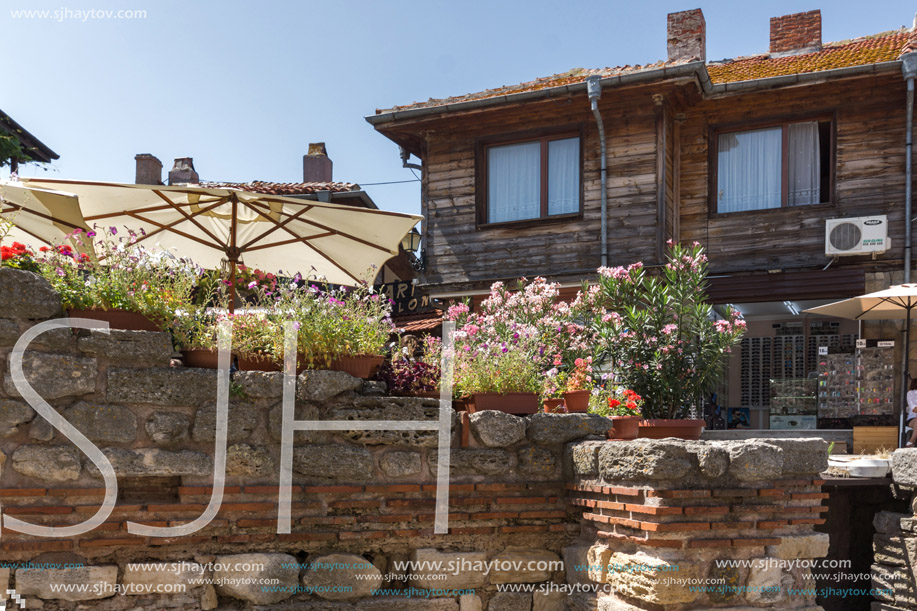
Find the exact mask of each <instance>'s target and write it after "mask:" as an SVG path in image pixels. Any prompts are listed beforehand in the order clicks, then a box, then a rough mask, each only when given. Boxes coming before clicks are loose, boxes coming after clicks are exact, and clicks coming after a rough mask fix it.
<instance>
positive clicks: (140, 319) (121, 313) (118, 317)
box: [67, 308, 162, 331]
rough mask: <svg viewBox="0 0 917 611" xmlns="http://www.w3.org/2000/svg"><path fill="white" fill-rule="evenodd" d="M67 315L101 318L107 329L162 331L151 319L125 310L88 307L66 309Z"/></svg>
mask: <svg viewBox="0 0 917 611" xmlns="http://www.w3.org/2000/svg"><path fill="white" fill-rule="evenodd" d="M67 316H69V317H70V318H88V319H90V320H101V321H104V322H107V323H108V328H109V329H120V330H122V331H162V328H161V327H160V326H159V325H157V324H156V323H154V322H153V321H152V320H150V319H149V318H147V317H146V316H144V315H143V314H138V313H137V312H129V311H127V310H118V309H113V310H102V309H98V308H90V309H88V310H67Z"/></svg>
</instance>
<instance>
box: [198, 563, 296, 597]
mask: <svg viewBox="0 0 917 611" xmlns="http://www.w3.org/2000/svg"><path fill="white" fill-rule="evenodd" d="M298 563H299V561H298V560H297V559H296V558H295V557H293V556H290V555H289V554H233V555H229V556H218V557H217V558H216V560H215V562H214V570H213V579H214V582H215V583H217V584H220V585H218V586H217V591H218V592H219V593H220V594H222V595H224V596H231V597H233V598H237V599H239V600H247V601H249V602H252V603H254V604H256V605H270V604H274V603H279V602H280V601H282V600H286V599H288V598H290V597H291V596H293V594H294V591H295V588H296V586H298V585H299V565H298ZM263 580H270V581H263ZM275 580H276V581H275ZM263 583H271V584H273V585H272V587H271V588H270V589H265V588H263V587H262V584H263Z"/></svg>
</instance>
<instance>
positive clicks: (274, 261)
mask: <svg viewBox="0 0 917 611" xmlns="http://www.w3.org/2000/svg"><path fill="white" fill-rule="evenodd" d="M22 181H23V182H24V183H25V184H26V185H27V186H29V187H31V188H35V189H54V190H60V191H64V192H66V193H72V194H73V195H75V196H77V197H78V198H79V205H80V208H81V210H82V212H83V218H84V219H85V221H86V223H87V224H89V225H98V226H100V227H106V228H107V227H116V228H117V229H119V230H121V229H123V228H125V227H126V228H128V229H130V230H132V231H134V232H136V233H137V234H138V236H137V242H138V243H146V245H147V246H159V247H161V248H163V249H170V250H173V249H174V251H175V252H176V253H177V254H179V255H180V256H182V257H189V258H191V259H193V260H194V261H195V262H197V263H198V264H200V265H201V266H203V267H205V268H210V269H220V268H221V266H222V264H223V263H224V262H228V263H230V264H231V268H232V270H233V273H234V271H235V266H236V264H238V263H244V264H245V265H246V266H248V267H251V268H259V269H262V270H265V271H270V272H277V271H283V272H300V273H302V274H303V276H312V277H318V278H323V279H324V280H325V281H326V282H329V283H332V284H342V285H354V284H357V283H359V282H360V281H364V280H366V281H372V280H373V277H372V276H374V275H375V272H374V271H373V270H378V269H379V268H381V267H382V265H383V264H384V263H385V262H386V261H388V259H390V258H391V257H393V256H395V255H397V254H398V245H399V244H400V243H401V240H402V238H403V237H404V236H405V234H407V233H408V232H409V231H410V230H411V228H412V227H413V226H414V225H415V224H417V222H418V221H420V220H421V217H419V216H416V215H410V214H400V213H396V212H386V211H382V210H372V209H367V208H355V207H350V206H341V205H338V204H331V203H323V202H317V201H312V200H304V199H296V198H291V197H280V196H275V195H265V194H261V193H251V192H248V191H239V190H235V189H226V188H208V187H196V186H159V185H132V184H119V183H105V182H89V181H80V180H63V179H43V178H23V179H22Z"/></svg>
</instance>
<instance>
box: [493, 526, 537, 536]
mask: <svg viewBox="0 0 917 611" xmlns="http://www.w3.org/2000/svg"><path fill="white" fill-rule="evenodd" d="M547 530H548V527H547V526H501V527H500V532H501V533H505V534H511V533H540V532H547Z"/></svg>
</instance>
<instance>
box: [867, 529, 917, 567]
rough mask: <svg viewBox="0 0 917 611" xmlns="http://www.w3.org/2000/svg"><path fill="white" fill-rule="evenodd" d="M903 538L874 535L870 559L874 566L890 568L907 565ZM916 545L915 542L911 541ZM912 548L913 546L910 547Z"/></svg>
mask: <svg viewBox="0 0 917 611" xmlns="http://www.w3.org/2000/svg"><path fill="white" fill-rule="evenodd" d="M906 541H908V540H907V539H905V538H904V537H900V536H899V537H892V536H888V535H878V534H877V535H875V536H874V537H873V538H872V559H873V562H875V563H876V564H888V565H892V566H905V565H906V564H907V560H908V555H907V546H906ZM911 541H912V542H913V543H917V540H913V539H912V540H911ZM911 547H912V548H913V547H914V546H913V544H912V545H911Z"/></svg>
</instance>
